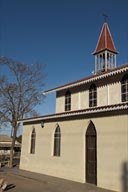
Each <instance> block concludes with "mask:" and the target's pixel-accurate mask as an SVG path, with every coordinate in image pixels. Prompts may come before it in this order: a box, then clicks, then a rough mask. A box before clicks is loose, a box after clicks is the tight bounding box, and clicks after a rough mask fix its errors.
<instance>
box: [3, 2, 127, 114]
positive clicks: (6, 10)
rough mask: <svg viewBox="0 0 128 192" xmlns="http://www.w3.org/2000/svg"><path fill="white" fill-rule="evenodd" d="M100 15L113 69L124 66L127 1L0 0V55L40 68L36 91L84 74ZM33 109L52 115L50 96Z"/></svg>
mask: <svg viewBox="0 0 128 192" xmlns="http://www.w3.org/2000/svg"><path fill="white" fill-rule="evenodd" d="M104 13H105V14H107V15H108V18H107V23H108V26H109V29H110V32H111V35H112V38H113V41H114V44H115V47H116V49H117V51H118V52H119V54H118V55H117V66H119V65H122V64H125V63H128V1H127V0H118V1H116V0H0V56H6V57H9V58H12V59H14V60H17V61H21V62H23V63H27V64H32V63H35V62H40V63H42V64H45V65H46V68H45V74H46V78H45V86H44V87H42V90H41V91H42V92H43V91H44V90H48V89H51V88H54V87H56V86H60V85H63V84H66V83H69V82H73V81H75V80H79V79H81V78H84V77H87V76H90V75H91V74H92V71H93V70H94V56H93V55H92V53H93V52H94V50H95V48H96V44H97V41H98V38H99V35H100V32H101V29H102V25H103V23H104V17H103V14H104ZM5 73H6V71H5ZM37 110H38V111H39V112H40V114H41V115H44V114H51V113H55V93H53V94H49V95H46V99H45V101H44V104H43V105H42V106H38V108H37Z"/></svg>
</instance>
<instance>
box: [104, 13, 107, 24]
mask: <svg viewBox="0 0 128 192" xmlns="http://www.w3.org/2000/svg"><path fill="white" fill-rule="evenodd" d="M103 17H104V22H105V23H106V21H107V17H108V15H106V14H103Z"/></svg>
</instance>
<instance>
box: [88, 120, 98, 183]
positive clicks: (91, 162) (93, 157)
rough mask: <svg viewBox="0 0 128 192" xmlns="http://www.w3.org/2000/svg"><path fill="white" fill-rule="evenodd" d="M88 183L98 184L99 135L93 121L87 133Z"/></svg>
mask: <svg viewBox="0 0 128 192" xmlns="http://www.w3.org/2000/svg"><path fill="white" fill-rule="evenodd" d="M86 182H87V183H93V184H97V133H96V129H95V126H94V124H93V122H92V121H90V123H89V125H88V128H87V131H86Z"/></svg>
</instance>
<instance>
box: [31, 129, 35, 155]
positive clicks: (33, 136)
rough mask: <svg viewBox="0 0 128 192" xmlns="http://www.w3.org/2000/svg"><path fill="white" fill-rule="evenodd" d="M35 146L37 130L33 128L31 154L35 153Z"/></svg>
mask: <svg viewBox="0 0 128 192" xmlns="http://www.w3.org/2000/svg"><path fill="white" fill-rule="evenodd" d="M35 144H36V132H35V128H33V130H32V134H31V146H30V153H31V154H34V153H35Z"/></svg>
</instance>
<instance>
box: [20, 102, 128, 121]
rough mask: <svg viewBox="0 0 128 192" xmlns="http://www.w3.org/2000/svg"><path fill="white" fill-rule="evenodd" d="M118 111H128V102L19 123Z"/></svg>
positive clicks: (29, 119)
mask: <svg viewBox="0 0 128 192" xmlns="http://www.w3.org/2000/svg"><path fill="white" fill-rule="evenodd" d="M120 110H128V102H124V103H120V104H115V105H106V106H100V107H90V108H87V109H82V110H76V111H69V112H63V113H55V114H50V115H45V116H39V117H35V118H34V117H33V118H28V119H23V120H21V121H20V122H23V123H27V122H29V123H30V122H33V121H34V122H36V121H37V122H38V121H45V120H51V119H58V118H64V117H75V116H81V115H89V114H95V113H96V114H97V113H104V112H114V111H120Z"/></svg>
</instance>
